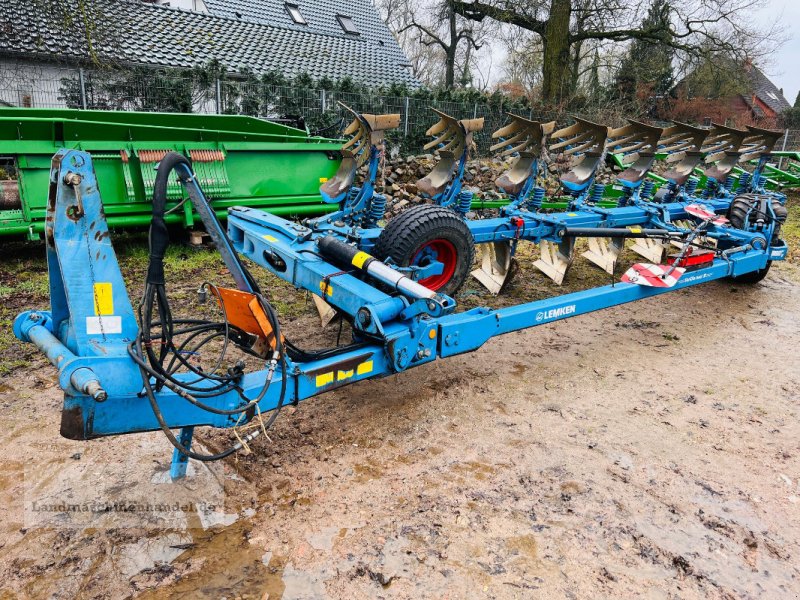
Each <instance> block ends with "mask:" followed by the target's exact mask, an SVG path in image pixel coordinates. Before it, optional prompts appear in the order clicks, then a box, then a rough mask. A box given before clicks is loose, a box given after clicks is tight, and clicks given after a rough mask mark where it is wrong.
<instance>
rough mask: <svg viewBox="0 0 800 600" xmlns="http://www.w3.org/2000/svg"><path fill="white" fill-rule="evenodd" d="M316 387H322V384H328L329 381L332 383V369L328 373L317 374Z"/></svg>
mask: <svg viewBox="0 0 800 600" xmlns="http://www.w3.org/2000/svg"><path fill="white" fill-rule="evenodd" d="M316 381H317V387H322V386H323V385H328V384H329V383H333V371H331V372H330V373H323V374H322V375H317V380H316Z"/></svg>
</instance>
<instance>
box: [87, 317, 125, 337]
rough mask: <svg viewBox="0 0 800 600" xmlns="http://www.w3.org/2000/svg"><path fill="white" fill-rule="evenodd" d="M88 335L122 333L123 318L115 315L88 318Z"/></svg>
mask: <svg viewBox="0 0 800 600" xmlns="http://www.w3.org/2000/svg"><path fill="white" fill-rule="evenodd" d="M86 333H87V334H88V335H102V334H104V333H105V334H110V333H122V317H118V316H114V315H103V316H99V317H86Z"/></svg>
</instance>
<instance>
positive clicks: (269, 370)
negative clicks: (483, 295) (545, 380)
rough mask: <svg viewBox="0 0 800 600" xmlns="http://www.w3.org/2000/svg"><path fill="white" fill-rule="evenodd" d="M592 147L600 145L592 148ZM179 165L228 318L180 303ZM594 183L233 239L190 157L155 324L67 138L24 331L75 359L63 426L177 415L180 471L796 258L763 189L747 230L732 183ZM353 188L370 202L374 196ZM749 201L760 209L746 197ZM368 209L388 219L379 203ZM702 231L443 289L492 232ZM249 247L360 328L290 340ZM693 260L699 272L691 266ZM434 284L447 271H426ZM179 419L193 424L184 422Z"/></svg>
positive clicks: (510, 236)
mask: <svg viewBox="0 0 800 600" xmlns="http://www.w3.org/2000/svg"><path fill="white" fill-rule="evenodd" d="M377 124H378V123H377V122H375V125H377ZM574 133H575V136H573V139H572V142H571V144H568V146H570V147H571V148H579V147H581V146H585V144H582V143H581V142H580V139H581V138H580V136H582V135H584V134H583V133H582V131H581V130H580V128H578V129H577V130H576V132H574ZM576 138H577V139H576ZM370 151H371V150H370ZM574 153H577V151H576V152H574ZM585 160H588V161H594V160H595V157H594V156H593V155H591V154H588V156H587V158H586V159H585ZM356 162H357V161H356ZM173 171H175V172H176V173H177V176H178V179H179V181H180V182H181V184H182V185H183V186H184V187H185V189H186V192H187V194H188V196H189V198H190V199H191V201H192V202H193V204H194V205H195V207H196V209H197V210H198V213H199V214H200V215H201V216H202V218H203V220H204V223H205V225H206V227H207V229H208V231H209V233H210V234H211V235H212V238H213V239H214V241H215V242H216V245H217V248H218V250H219V251H220V254H221V257H222V259H223V260H224V262H225V263H226V265H227V267H228V268H229V270H230V272H231V274H232V276H233V279H234V281H235V282H236V286H237V289H226V288H221V287H217V286H214V285H213V284H210V283H204V284H203V285H202V286H201V294H202V295H207V294H208V292H210V293H211V294H212V295H213V296H214V297H215V299H216V300H217V302H218V304H219V306H220V307H221V310H222V312H223V316H224V318H223V319H222V320H221V321H219V322H213V321H207V320H201V319H175V318H174V317H173V316H172V313H171V310H170V304H169V298H168V294H167V289H166V282H165V280H164V269H163V257H164V251H165V249H166V247H167V244H168V237H167V229H166V226H165V224H164V218H163V217H164V212H165V203H166V186H167V182H168V179H169V177H170V175H171V173H172V172H173ZM592 173H593V170H588V174H587V173H586V172H583V173H578V174H579V175H581V177H580V180H578V178H576V181H575V182H574V185H575V186H576V188H581V190H585V189H586V188H585V186H584V184H585V183H586V181H588V180H590V179H591V177H592ZM581 186H583V187H581ZM345 187H347V186H345ZM331 189H333V188H331ZM581 190H578V191H579V193H578V194H576V195H575V198H576V201H575V203H574V206H573V207H572V209H573V210H571V211H570V212H564V213H554V214H544V213H541V212H537V211H535V210H533V211H532V210H528V209H525V210H520V211H519V214H517V213H516V212H515V213H514V214H511V215H503V216H501V217H498V218H495V219H484V220H479V221H465V220H464V219H463V218H462V217H461V216H459V215H458V214H457V213H455V212H453V211H452V210H449V209H448V208H445V207H442V206H435V205H434V206H431V205H427V206H424V207H419V208H422V209H424V211H419V210H417V209H412V210H410V211H407V212H406V213H404V215H401V216H400V217H398V218H397V219H395V220H393V221H392V222H390V224H389V226H388V227H387V228H386V229H384V230H381V229H379V228H378V229H375V228H367V229H363V228H358V227H354V226H353V225H352V223H350V224H348V223H347V222H346V220H345V219H344V218H341V219H340V220H337V219H336V218H334V219H333V220H332V221H327V220H325V221H324V223H323V222H316V223H310V226H306V225H302V224H298V223H294V222H290V221H287V220H285V219H282V218H280V217H278V216H275V215H270V214H268V213H266V212H263V211H260V210H257V209H252V208H232V209H230V211H229V219H228V232H227V235H226V234H225V232H224V231H223V230H222V229H221V227H220V225H219V223H218V222H217V221H216V219H215V217H214V215H213V213H212V211H211V210H210V209H209V206H208V203H207V201H206V199H205V197H204V195H203V193H202V190H201V189H200V187H199V185H198V183H197V181H196V179H195V178H194V175H193V173H192V170H191V166H190V163H189V161H188V160H187V159H186V158H185V157H183V156H181V155H179V154H174V153H173V154H170V155H168V156H167V157H166V158H165V159H164V160H162V162H161V164H160V165H159V169H158V174H157V178H156V184H155V192H154V202H153V223H152V226H151V234H150V246H151V247H150V264H149V267H148V272H147V281H146V289H145V293H144V296H143V298H142V300H141V302H140V304H139V308H138V319H139V324H138V325H137V319H136V316H135V312H134V309H133V306H132V305H131V302H130V300H129V298H128V295H127V292H126V289H125V283H124V281H123V279H122V276H121V273H120V270H119V266H118V263H117V260H116V257H115V254H114V250H113V247H112V245H111V241H110V236H109V231H108V227H107V224H106V221H105V218H104V215H103V211H102V204H101V200H100V194H99V191H98V188H97V184H96V178H95V174H94V169H93V166H92V162H91V157H90V156H89V155H88V154H87V153H84V152H80V151H72V150H62V151H60V152H59V153H58V154H57V155H56V156H55V157H54V160H53V166H52V170H51V186H50V193H49V199H48V215H47V230H46V243H47V260H48V266H49V269H50V296H51V304H52V310H51V311H29V312H25V313H22V314H20V315H19V316H18V317H17V319H16V321H15V323H14V332H15V334H16V335H17V337H18V338H19V339H21V340H24V341H27V342H31V343H34V344H35V345H36V346H37V347H39V348H40V349H41V350H42V351H43V352H44V353H45V354H46V356H47V357H48V359H49V360H50V361H51V362H52V363H53V365H55V366H56V367H57V368H58V371H59V384H60V386H61V387H62V388H63V390H64V392H65V399H64V408H63V413H62V423H61V433H62V435H64V436H65V437H68V438H70V439H84V440H85V439H92V438H96V437H100V436H108V435H117V434H123V433H133V432H143V431H154V430H158V429H161V430H162V431H163V432H164V433H165V434H166V435H167V437H168V438H169V440H170V442H171V443H172V444H173V446H174V447H175V453H174V458H173V468H172V475H173V477H176V478H177V477H181V476H183V475H184V474H185V472H186V464H187V460H188V458H194V459H198V460H215V459H219V458H223V457H225V456H228V455H230V454H232V453H233V452H235V451H237V450H238V449H240V448H242V447H245V446H247V444H248V443H249V442H250V441H251V440H252V439H253V438H255V437H257V436H258V435H260V434H262V433H264V434H265V432H266V430H267V428H268V427H269V426H270V425H271V424H272V423H273V422H274V419H275V417H276V416H277V414H278V412H279V410H280V409H281V407H283V406H285V405H287V404H290V403H295V402H297V401H299V400H303V399H306V398H310V397H312V396H315V395H318V394H321V393H324V392H327V391H330V390H332V389H336V388H339V387H341V386H344V385H348V384H350V383H354V382H356V381H361V380H364V379H371V378H375V377H383V376H387V375H391V374H393V373H399V372H401V371H404V370H406V369H409V368H411V367H415V366H419V365H422V364H425V363H428V362H431V361H433V360H435V359H436V358H439V357H441V358H444V357H448V356H453V355H456V354H461V353H465V352H471V351H473V350H476V349H477V348H479V347H480V346H481V345H483V344H484V343H485V342H486V341H487V340H489V339H490V338H492V337H494V336H497V335H501V334H504V333H508V332H511V331H517V330H520V329H525V328H528V327H534V326H536V325H541V324H544V323H550V322H553V321H556V320H559V319H563V318H567V317H570V316H576V315H580V314H584V313H588V312H592V311H595V310H600V309H603V308H607V307H611V306H616V305H619V304H623V303H626V302H631V301H634V300H640V299H644V298H649V297H652V296H655V295H658V294H662V293H665V292H667V291H670V290H675V289H683V288H686V287H690V286H693V285H697V284H699V283H703V282H708V281H713V280H715V279H721V278H724V277H736V278H746V277H748V276H753V275H754V274H756V275H757V274H759V273H762V272H765V270H766V269H767V268H768V266H769V264H770V262H771V261H773V260H781V259H783V258H785V256H786V250H787V249H786V245H785V243H784V242H783V241H782V240H780V238H779V236H778V233H779V227H780V219H779V215H776V214H775V211H774V210H773V209H772V206H773V204H772V199H771V198H770V197H766V196H765V197H764V198H760V199H759V198H758V197H757V198H756V199H755V200H752V201H750V200H748V201H747V203H745V204H746V205H747V210H746V211H745V213H743V214H738V213H737V215H738V216H737V217H736V218H737V219H738V220H737V222H736V224H737V225H738V226H733V225H732V224H731V223H728V222H726V220H725V219H724V218H721V217H720V216H719V215H721V214H723V213H729V216H730V217H731V221H733V220H734V214H733V212H731V211H729V209H730V208H731V205H732V203H733V204H734V208H737V205H736V203H735V201H733V200H732V199H731V198H727V197H719V198H709V199H706V201H705V207H701V208H698V207H696V205H695V204H689V203H688V202H685V201H683V202H681V201H675V202H667V203H663V204H658V205H657V206H651V203H650V202H633V203H629V204H627V205H624V206H620V207H618V208H609V209H597V208H596V207H591V206H583V204H582V201H581V197H582V194H583V191H581ZM368 192H369V193H371V191H370V190H368ZM334 193H335V191H334ZM348 193H349V192H348ZM366 195H368V194H366V193H365V196H366ZM349 198H351V199H353V200H355V199H356V194H354V195H353V196H349ZM361 200H364V198H363V197H362V199H361ZM359 202H360V200H359ZM346 204H347V203H346V201H345V205H344V206H342V211H344V210H347V208H348V206H347V205H346ZM350 208H351V209H352V208H353V206H352V204H351V205H350ZM357 210H358V211H362V210H364V208H363V206H362V207H361V208H358V209H357ZM415 210H417V212H418V214H414V211H415ZM737 210H744V204H740V205H738V209H737ZM360 214H361V216H362V218H366V219H372V218H374V217H372V216H370V215H369V213H368V212H363V213H360ZM408 214H414V218H413V219H409V218H408V217H407V216H406V215H408ZM679 220H683V221H686V222H691V223H692V226H691V228H681V227H677V226H675V225H673V223H675V222H676V221H679ZM397 223H399V224H400V225H397ZM393 224H395V225H393ZM323 225H324V226H323ZM387 232H389V234H390V238H391V239H392V240H394V241H393V244H394V248H395V249H397V248H399V249H401V250H402V249H403V248H406V247H407V248H406V249H407V250H408V251H409V252H408V254H409V255H411V256H412V260H410V261H403V262H406V264H405V265H403V264H395V266H391V265H387V264H386V262H384V261H381V260H378V259H377V258H375V257H374V256H372V255H370V254H369V253H368V251H367V250H368V249H369V248H371V247H373V248H374V247H376V246H379V245H380V244H382V243H385V242H386V237H384V236H386V234H387ZM700 234H702V235H703V236H704V237H705V238H707V239H712V240H714V241H715V243H716V245H715V248H714V250H713V252H712V255H711V260H706V261H702V262H700V263H698V264H692V265H689V263H688V262H687V261H684V259H685V258H686V257H687V253H686V252H685V251H684V253H683V256H682V257H678V260H677V261H675V262H674V264H673V265H672V266H671V267H669V268H665V271H663V272H658V273H656V274H653V273H649V274H648V273H646V272H644V271H641V270H640V271H635V272H634V273H631V272H630V271H629V273H628V274H626V275H627V276H628V281H630V282H631V283H625V282H620V283H615V284H612V285H607V286H604V287H599V288H595V289H589V290H586V291H581V292H576V293H572V294H566V295H562V296H557V297H554V298H549V299H546V300H540V301H536V302H530V303H526V304H521V305H518V306H513V307H508V308H503V309H499V310H494V309H490V308H475V309H472V310H468V311H465V312H461V313H456V312H455V309H456V303H455V301H454V300H453V298H452V297H450V296H449V295H447V294H446V293H444V291H443V290H444V289H446V288H447V285H448V284H449V282H450V279H452V276H453V273H451V272H450V270H451V267H452V264H453V263H452V261H451V258H452V257H451V256H450V254H451V253H454V254H455V255H456V256H457V257H459V256H460V257H461V259H460V260H461V262H462V263H464V262H465V261H463V260H462V259H463V253H464V252H466V253H467V256H468V257H469V261H466V264H467V266H468V267H470V266H471V262H472V261H471V258H472V256H473V254H472V253H473V246H474V244H475V243H498V242H503V243H516V242H517V241H519V240H520V239H526V240H529V241H537V240H538V241H550V242H552V243H555V244H563V243H565V241H567V240H574V239H575V238H576V237H600V236H603V237H606V238H614V237H633V238H637V237H661V238H663V239H668V240H670V239H679V240H682V243H683V245H684V250H685V249H687V248H691V247H694V244H695V242H694V240H695V238H696V237H697V236H698V235H700ZM376 240H377V242H376ZM420 254H422V259H421V260H420ZM240 256H243V257H246V258H248V259H250V260H252V261H253V262H255V263H256V264H258V265H260V266H261V267H263V268H265V269H267V270H269V271H270V272H272V273H273V274H275V275H277V276H278V277H280V278H282V279H284V280H286V281H288V282H290V283H292V284H293V285H294V286H296V287H297V288H300V289H303V290H307V291H309V292H312V293H314V294H318V295H320V296H321V297H323V298H324V300H325V302H326V303H327V304H329V305H330V306H332V307H334V308H335V309H336V310H337V311H338V312H339V313H341V314H342V315H344V317H345V318H346V319H347V320H348V321H349V322H350V324H351V326H352V332H353V336H352V341H351V342H350V343H348V344H347V345H344V346H337V347H334V348H331V349H325V350H318V351H307V350H302V349H300V348H298V347H297V346H296V345H294V344H292V343H291V342H290V341H289V340H287V339H285V337H284V336H283V335H282V333H281V328H280V323H279V319H278V317H277V315H276V314H275V311H274V310H273V308H272V306H271V305H270V304H269V302H268V301H267V299H266V298H265V296H264V295H263V294H262V292H261V291H260V289H259V286H258V284H257V283H256V280H255V278H253V277H252V276H251V275H250V273H249V272H248V270H247V269H246V267H245V265H244V263H243V262H242V261H241V259H240ZM390 258H391V257H390ZM638 266H639V267H642V265H638ZM645 266H646V265H645ZM685 270H687V271H689V272H687V273H686V274H685V275H683V276H680V275H682V274H683V272H684V271H685ZM445 274H449V275H450V279H446V278H445V277H443V275H445ZM431 278H433V279H431ZM623 279H624V278H623ZM426 281H428V282H431V281H432V282H433V283H435V284H437V285H431V286H430V287H428V286H426V285H423V283H425V282H426ZM432 287H438V288H439V289H438V290H435V289H432ZM212 341H216V342H217V343H218V344H221V347H222V349H221V350H220V356H219V359H218V360H216V361H212V362H213V363H214V364H213V366H212V367H211V368H199V367H198V366H197V364H196V363H194V362H193V360H192V358H191V357H192V356H195V355H199V354H202V353H203V352H204V351H205V350H206V349H208V348H210V344H211V342H212ZM231 348H235V349H236V350H237V351H238V352H240V353H241V355H242V356H243V357H244V358H245V359H246V360H247V361H250V364H253V363H255V364H256V365H257V366H256V367H254V368H253V369H252V370H250V369H248V368H247V362H245V360H234V359H231V358H226V353H229V351H231ZM264 415H269V416H268V417H266V418H265V417H264ZM198 426H211V427H220V428H233V429H234V432H235V433H236V438H237V441H236V442H235V443H233V444H232V445H231V446H230V447H229V448H228V449H226V450H224V451H222V452H219V453H215V454H201V453H198V452H196V451H193V450H192V449H191V442H192V435H193V431H194V428H195V427H198ZM173 429H180V432H179V434H178V435H176V434H175V433H173V431H172V430H173Z"/></svg>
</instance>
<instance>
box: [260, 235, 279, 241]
mask: <svg viewBox="0 0 800 600" xmlns="http://www.w3.org/2000/svg"><path fill="white" fill-rule="evenodd" d="M261 237H263V238H264V239H265V240H267V241H268V242H277V241H278V238H276V237H275V236H274V235H263V236H261Z"/></svg>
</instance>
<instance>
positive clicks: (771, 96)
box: [767, 92, 778, 100]
mask: <svg viewBox="0 0 800 600" xmlns="http://www.w3.org/2000/svg"><path fill="white" fill-rule="evenodd" d="M767 96H769V97H770V98H772V99H773V100H777V99H778V96H776V95H775V92H767Z"/></svg>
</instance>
